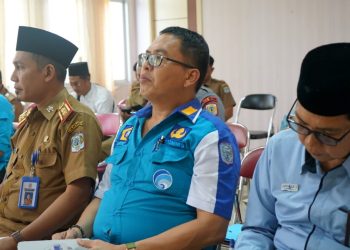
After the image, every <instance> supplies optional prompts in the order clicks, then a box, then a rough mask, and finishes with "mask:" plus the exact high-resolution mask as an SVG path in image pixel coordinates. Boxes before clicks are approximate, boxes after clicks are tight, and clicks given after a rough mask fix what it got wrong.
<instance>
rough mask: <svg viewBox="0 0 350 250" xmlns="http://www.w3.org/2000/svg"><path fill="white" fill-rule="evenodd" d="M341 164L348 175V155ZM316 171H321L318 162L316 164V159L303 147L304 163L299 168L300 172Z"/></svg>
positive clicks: (349, 163) (349, 165) (349, 157)
mask: <svg viewBox="0 0 350 250" xmlns="http://www.w3.org/2000/svg"><path fill="white" fill-rule="evenodd" d="M341 165H342V166H343V167H344V169H345V171H346V173H347V174H348V176H349V177H350V155H349V156H348V157H347V158H346V160H345V161H344V162H343V163H342V164H341ZM317 166H319V167H317ZM318 169H319V170H318ZM318 171H322V170H321V166H320V164H319V163H318V164H316V160H315V159H314V158H313V157H312V156H311V154H310V153H309V152H308V151H307V150H306V149H305V163H304V164H303V166H302V168H301V174H304V173H306V172H310V173H313V174H315V173H316V172H318Z"/></svg>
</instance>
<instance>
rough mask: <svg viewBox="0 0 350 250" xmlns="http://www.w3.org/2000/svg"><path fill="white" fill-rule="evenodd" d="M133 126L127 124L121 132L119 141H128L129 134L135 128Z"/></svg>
mask: <svg viewBox="0 0 350 250" xmlns="http://www.w3.org/2000/svg"><path fill="white" fill-rule="evenodd" d="M133 128H134V127H133V126H130V125H128V126H126V127H125V128H124V129H123V131H122V132H121V133H120V136H119V139H118V141H124V142H127V141H128V139H129V136H130V134H131V131H132V130H133Z"/></svg>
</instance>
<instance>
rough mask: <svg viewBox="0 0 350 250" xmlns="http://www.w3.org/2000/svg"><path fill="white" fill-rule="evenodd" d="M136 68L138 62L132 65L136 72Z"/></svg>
mask: <svg viewBox="0 0 350 250" xmlns="http://www.w3.org/2000/svg"><path fill="white" fill-rule="evenodd" d="M136 68H137V62H136V63H134V65H133V66H132V70H133V71H134V72H136Z"/></svg>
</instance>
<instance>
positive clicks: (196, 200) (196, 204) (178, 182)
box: [53, 27, 239, 250]
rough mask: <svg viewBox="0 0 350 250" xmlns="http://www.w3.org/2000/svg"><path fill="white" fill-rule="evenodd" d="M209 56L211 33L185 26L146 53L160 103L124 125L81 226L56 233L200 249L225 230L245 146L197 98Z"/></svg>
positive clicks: (151, 89) (145, 79)
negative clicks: (241, 148)
mask: <svg viewBox="0 0 350 250" xmlns="http://www.w3.org/2000/svg"><path fill="white" fill-rule="evenodd" d="M208 60H209V49H208V45H207V43H206V42H205V40H204V39H203V37H202V36H200V35H199V34H197V33H195V32H193V31H190V30H187V29H184V28H180V27H169V28H166V29H164V30H163V31H161V32H160V35H159V37H158V38H157V39H156V40H155V41H154V42H153V43H152V44H151V46H150V47H149V48H148V49H147V51H146V53H142V54H140V55H139V58H138V65H140V66H142V67H140V69H141V75H140V86H141V94H142V96H144V97H145V98H146V99H148V100H149V101H150V103H151V104H150V105H147V106H146V107H145V108H143V109H141V110H140V111H138V112H136V114H135V115H134V116H132V117H131V118H130V119H128V121H127V122H126V123H124V125H123V126H122V127H121V129H120V130H119V132H118V135H117V137H116V140H115V142H114V150H113V153H112V155H111V156H110V157H109V158H108V160H107V162H108V163H109V165H108V167H107V169H106V172H105V175H104V177H103V180H102V182H101V183H100V185H99V187H98V190H97V191H96V193H95V198H94V199H93V201H92V202H91V203H90V205H89V206H88V207H87V208H86V209H85V211H84V213H83V214H82V216H81V218H80V219H79V221H78V223H77V224H78V226H77V227H74V228H72V229H70V230H68V231H66V232H62V233H60V234H56V235H54V236H53V238H54V239H60V238H79V237H94V238H95V239H100V240H92V241H79V244H81V245H82V246H84V247H88V248H93V249H97V248H98V249H106V250H107V249H115V250H118V249H119V250H125V249H135V248H136V249H153V250H158V249H169V250H171V249H189V250H190V249H191V250H193V249H202V248H205V247H208V246H211V245H214V244H217V243H218V242H221V241H222V240H223V239H224V238H225V234H226V229H227V225H228V223H229V221H230V218H231V213H232V207H233V201H234V193H235V189H236V183H237V178H238V175H239V150H238V148H237V143H236V140H235V138H234V136H233V135H232V133H231V132H230V130H229V128H228V127H227V126H226V125H225V123H224V122H222V121H221V120H220V119H218V118H217V117H214V116H212V115H210V114H209V113H208V112H206V111H202V109H201V106H200V103H199V101H198V99H196V98H195V96H196V92H197V90H198V89H199V88H200V86H201V84H202V82H203V77H204V74H205V72H206V68H207V65H208ZM101 240H102V241H101ZM107 242H109V243H107ZM110 243H112V244H117V245H112V244H110ZM211 249H212V248H211Z"/></svg>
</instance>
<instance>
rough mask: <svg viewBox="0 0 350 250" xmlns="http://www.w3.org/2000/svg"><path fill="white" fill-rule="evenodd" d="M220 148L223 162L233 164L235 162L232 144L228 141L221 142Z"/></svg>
mask: <svg viewBox="0 0 350 250" xmlns="http://www.w3.org/2000/svg"><path fill="white" fill-rule="evenodd" d="M219 148H220V157H221V159H222V161H223V162H225V163H226V164H232V163H233V149H232V146H231V144H229V143H227V142H221V143H220V144H219Z"/></svg>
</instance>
